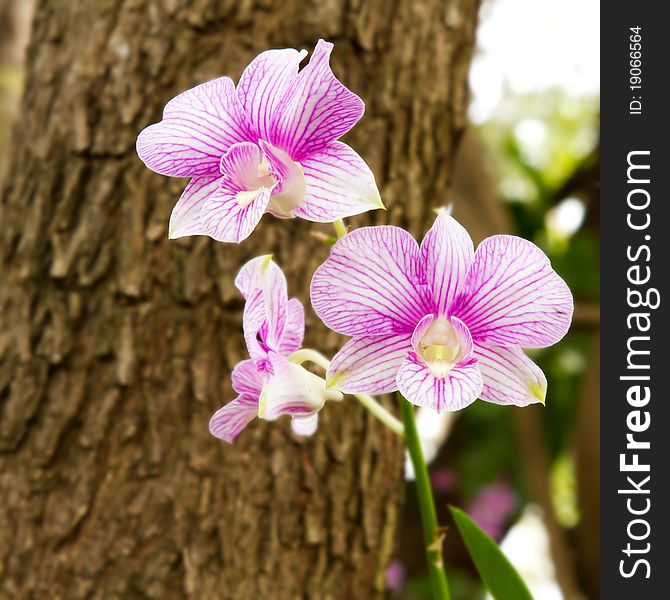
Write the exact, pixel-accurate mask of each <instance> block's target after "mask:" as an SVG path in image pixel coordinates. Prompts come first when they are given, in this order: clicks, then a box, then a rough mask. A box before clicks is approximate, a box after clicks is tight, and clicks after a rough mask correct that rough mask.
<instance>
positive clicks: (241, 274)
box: [235, 254, 287, 298]
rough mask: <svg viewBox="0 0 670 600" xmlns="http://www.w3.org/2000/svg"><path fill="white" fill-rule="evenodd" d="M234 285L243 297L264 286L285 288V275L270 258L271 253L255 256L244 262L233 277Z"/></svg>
mask: <svg viewBox="0 0 670 600" xmlns="http://www.w3.org/2000/svg"><path fill="white" fill-rule="evenodd" d="M235 287H236V288H237V289H238V290H240V293H241V294H242V296H244V297H245V298H248V297H249V296H250V295H251V294H252V293H253V292H255V291H256V290H262V289H265V288H268V289H270V288H276V287H279V288H281V289H283V290H285V291H286V289H287V285H286V277H285V276H284V273H283V271H282V270H281V269H280V268H279V265H278V264H277V263H276V262H275V261H273V260H272V254H264V255H263V256H257V257H256V258H252V259H251V260H249V261H247V262H246V263H244V265H242V268H240V270H239V271H238V273H237V276H236V277H235ZM285 293H286V292H285Z"/></svg>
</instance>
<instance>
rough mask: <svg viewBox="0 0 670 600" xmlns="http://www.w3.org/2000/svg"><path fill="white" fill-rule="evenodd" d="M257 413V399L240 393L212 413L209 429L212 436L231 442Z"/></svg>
mask: <svg viewBox="0 0 670 600" xmlns="http://www.w3.org/2000/svg"><path fill="white" fill-rule="evenodd" d="M257 414H258V399H257V398H255V397H253V396H248V395H246V394H241V395H239V396H238V397H237V398H235V400H233V401H231V402H229V403H228V404H226V405H225V406H223V407H222V408H220V409H219V410H217V411H216V412H215V413H214V415H213V416H212V418H211V419H210V421H209V431H210V433H211V434H212V435H213V436H214V437H217V438H219V439H221V440H223V441H224V442H228V443H229V444H232V443H233V441H234V440H235V438H236V437H237V436H238V435H239V434H240V432H241V431H242V430H243V429H244V428H245V427H246V426H247V425H248V424H249V423H251V421H253V420H254V418H255V417H256V416H257Z"/></svg>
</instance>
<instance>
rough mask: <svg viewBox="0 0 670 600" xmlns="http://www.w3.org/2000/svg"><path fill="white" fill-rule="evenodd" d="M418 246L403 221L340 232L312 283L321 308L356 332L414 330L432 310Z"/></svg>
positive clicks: (325, 316)
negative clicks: (422, 286) (424, 287)
mask: <svg viewBox="0 0 670 600" xmlns="http://www.w3.org/2000/svg"><path fill="white" fill-rule="evenodd" d="M418 281H419V247H418V245H417V243H416V242H415V241H414V239H413V238H412V236H411V235H410V234H409V233H407V232H406V231H404V230H403V229H400V228H399V227H391V226H383V227H364V228H362V229H357V230H355V231H353V232H351V233H349V234H348V235H346V236H344V237H343V238H341V239H340V240H339V241H338V242H337V243H336V244H335V245H334V246H333V248H332V251H331V254H330V257H329V258H328V259H327V260H326V261H325V262H324V263H323V264H322V265H321V266H320V267H319V268H318V269H317V270H316V273H314V277H313V279H312V284H311V297H312V305H313V307H314V310H315V312H316V314H317V315H318V316H319V317H320V318H321V320H322V321H323V322H324V323H325V324H326V325H327V326H328V327H330V328H331V329H333V330H335V331H337V332H338V333H343V334H345V335H352V336H368V335H388V334H394V333H408V334H409V333H411V332H412V331H413V330H414V327H415V325H416V323H417V322H418V321H419V320H420V319H421V318H422V317H423V316H424V315H425V314H426V313H427V312H430V311H429V310H427V305H426V301H425V299H424V294H422V293H421V290H420V286H419V284H418Z"/></svg>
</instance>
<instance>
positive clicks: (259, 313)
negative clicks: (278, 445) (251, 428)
mask: <svg viewBox="0 0 670 600" xmlns="http://www.w3.org/2000/svg"><path fill="white" fill-rule="evenodd" d="M235 285H236V286H237V289H239V290H240V292H241V293H242V296H244V298H245V300H246V302H245V306H244V314H243V329H244V338H245V341H246V345H247V349H248V351H249V355H250V357H251V358H250V359H247V360H243V361H242V362H240V363H238V364H237V365H236V366H235V368H234V369H233V373H232V384H233V389H234V390H235V391H236V392H237V393H238V394H239V395H238V397H237V398H235V399H234V400H233V401H232V402H229V403H228V404H226V405H225V406H223V407H222V408H220V409H219V410H218V411H217V412H216V413H215V414H214V415H213V416H212V418H211V420H210V423H209V430H210V432H211V433H212V435H214V436H216V437H218V438H221V439H223V440H225V441H226V442H229V443H232V442H233V440H234V439H235V438H236V437H237V436H238V435H239V433H240V432H241V431H242V430H243V429H244V428H245V427H246V426H247V425H248V424H249V423H250V422H251V421H252V420H253V419H254V418H255V417H257V416H258V417H260V418H262V419H266V420H268V421H273V420H275V419H277V418H278V417H280V416H281V415H284V414H286V415H289V416H290V417H291V426H292V428H293V431H294V432H296V433H298V434H300V435H311V434H312V433H314V431H315V430H316V427H317V423H318V412H319V410H320V409H321V408H322V407H323V405H324V404H325V402H326V400H340V399H342V394H341V393H340V392H337V391H333V390H327V389H326V384H325V381H324V380H323V379H322V378H321V377H318V376H317V375H315V374H314V373H310V372H309V371H307V370H306V369H305V368H303V367H302V366H300V365H298V364H294V363H292V362H290V361H289V359H288V358H289V356H290V355H291V354H292V353H293V352H295V351H296V350H298V349H299V348H300V346H301V344H302V338H303V335H304V332H305V316H304V310H303V307H302V304H300V301H299V300H297V299H295V298H292V299H290V300H289V299H288V297H287V290H286V278H285V277H284V274H283V273H282V271H281V269H280V268H279V267H278V266H277V264H276V263H275V262H274V261H273V260H272V256H271V255H267V256H260V257H258V258H254V259H252V260H250V261H249V262H248V263H246V264H245V265H244V266H243V267H242V269H241V270H240V272H239V274H238V275H237V278H236V279H235Z"/></svg>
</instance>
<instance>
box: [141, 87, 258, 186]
mask: <svg viewBox="0 0 670 600" xmlns="http://www.w3.org/2000/svg"><path fill="white" fill-rule="evenodd" d="M246 139H249V127H248V125H247V123H246V120H245V117H244V114H243V112H242V107H241V105H240V104H239V101H238V99H237V96H236V94H235V85H234V84H233V82H232V80H231V79H230V78H229V77H220V78H219V79H215V80H213V81H208V82H207V83H203V84H201V85H198V86H196V87H194V88H192V89H190V90H187V91H185V92H184V93H182V94H179V95H178V96H176V97H175V98H173V99H172V100H170V102H168V103H167V105H166V106H165V109H164V111H163V120H162V121H160V122H159V123H155V124H154V125H150V126H149V127H147V128H146V129H145V130H144V131H142V132H141V133H140V135H139V136H138V138H137V154H138V155H139V157H140V158H141V159H142V161H144V163H145V164H146V165H147V167H149V168H150V169H151V170H152V171H155V172H157V173H161V174H163V175H171V176H173V177H201V176H203V175H212V174H215V173H218V170H219V160H220V159H221V156H222V155H223V153H224V152H225V151H226V150H227V149H228V148H229V147H230V146H232V145H233V144H235V143H237V142H240V141H243V140H246Z"/></svg>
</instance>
